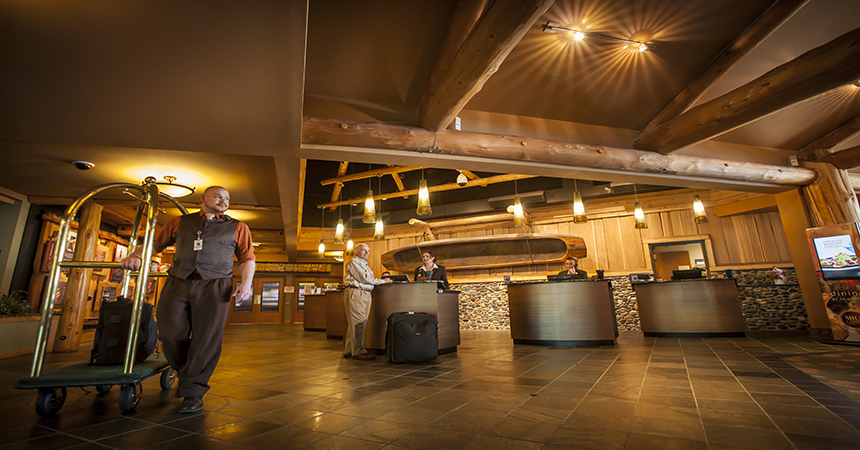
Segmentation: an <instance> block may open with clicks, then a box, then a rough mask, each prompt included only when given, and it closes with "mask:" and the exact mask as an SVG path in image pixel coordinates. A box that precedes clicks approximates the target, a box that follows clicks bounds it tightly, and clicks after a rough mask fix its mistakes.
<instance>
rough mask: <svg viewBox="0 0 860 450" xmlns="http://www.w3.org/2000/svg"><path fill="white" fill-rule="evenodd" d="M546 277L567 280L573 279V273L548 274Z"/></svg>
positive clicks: (551, 279)
mask: <svg viewBox="0 0 860 450" xmlns="http://www.w3.org/2000/svg"><path fill="white" fill-rule="evenodd" d="M546 279H547V280H548V281H567V280H571V279H573V275H571V274H569V273H565V274H561V275H547V276H546Z"/></svg>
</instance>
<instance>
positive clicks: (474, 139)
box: [302, 118, 815, 185]
mask: <svg viewBox="0 0 860 450" xmlns="http://www.w3.org/2000/svg"><path fill="white" fill-rule="evenodd" d="M302 136H303V138H302V142H303V143H304V144H322V145H341V146H351V147H369V148H381V149H392V150H403V151H410V152H419V153H445V154H449V155H457V156H471V157H478V158H491V159H496V160H508V161H529V162H539V163H547V164H554V165H557V166H571V167H589V168H599V169H606V170H617V171H627V172H630V173H649V172H650V173H660V174H677V175H685V176H689V177H700V178H703V179H708V178H711V179H722V180H738V181H745V182H757V183H769V184H777V185H804V184H807V183H810V182H811V181H812V180H814V179H815V172H814V171H812V170H808V169H804V168H801V167H783V166H772V165H768V164H755V163H748V162H742V161H728V160H721V159H714V158H700V157H695V156H685V155H661V154H659V153H654V152H647V151H641V150H629V149H621V148H614V147H606V146H600V145H589V144H574V143H569V142H559V141H550V140H545V139H529V138H523V137H517V136H499V135H495V134H483V133H469V132H462V131H454V132H452V131H447V130H442V131H439V132H435V133H434V132H430V131H426V130H422V129H420V128H413V127H402V126H395V125H386V124H380V123H360V122H346V121H336V120H330V119H318V118H305V120H304V121H303V124H302ZM484 180H486V178H482V179H480V180H478V181H484ZM469 183H475V181H470V182H469Z"/></svg>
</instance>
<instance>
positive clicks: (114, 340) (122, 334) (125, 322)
mask: <svg viewBox="0 0 860 450" xmlns="http://www.w3.org/2000/svg"><path fill="white" fill-rule="evenodd" d="M133 308H134V304H133V303H132V301H131V300H130V299H127V298H123V297H120V298H118V299H117V300H116V301H115V302H104V303H102V305H101V309H100V310H99V322H98V325H97V326H96V335H95V337H94V338H93V349H92V351H91V352H90V365H91V366H109V365H114V364H123V363H124V362H125V347H126V343H127V342H128V331H129V325H130V324H131V314H132V310H133ZM141 308H142V309H141V311H140V325H139V326H138V330H137V351H136V353H135V361H136V362H142V361H145V360H146V358H148V357H149V355H151V354H152V352H153V351H155V348H156V346H157V345H158V328H157V326H156V324H155V317H154V315H153V312H152V305H151V304H149V303H146V302H143V304H142V305H141Z"/></svg>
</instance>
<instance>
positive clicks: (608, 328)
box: [507, 280, 618, 346]
mask: <svg viewBox="0 0 860 450" xmlns="http://www.w3.org/2000/svg"><path fill="white" fill-rule="evenodd" d="M507 289H508V304H509V309H510V312H511V338H513V340H514V343H515V344H539V345H565V346H585V345H611V344H615V339H616V338H617V337H618V325H617V322H616V319H615V301H614V299H613V297H612V287H611V285H610V282H609V281H608V280H599V281H597V280H596V281H556V282H543V281H538V282H519V283H511V284H508V285H507Z"/></svg>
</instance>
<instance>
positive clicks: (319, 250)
mask: <svg viewBox="0 0 860 450" xmlns="http://www.w3.org/2000/svg"><path fill="white" fill-rule="evenodd" d="M320 216H321V218H320V245H319V247H317V258H319V259H323V258H325V240H323V237H324V236H325V208H323V209H322V214H321V215H320Z"/></svg>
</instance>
